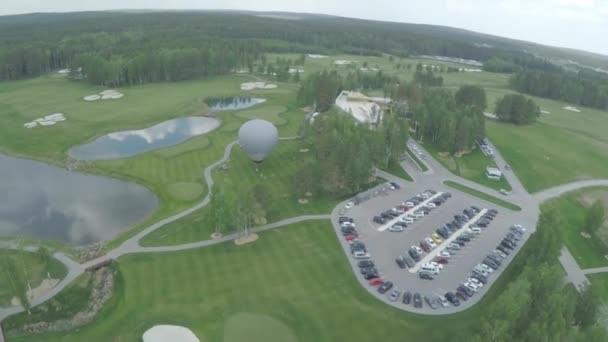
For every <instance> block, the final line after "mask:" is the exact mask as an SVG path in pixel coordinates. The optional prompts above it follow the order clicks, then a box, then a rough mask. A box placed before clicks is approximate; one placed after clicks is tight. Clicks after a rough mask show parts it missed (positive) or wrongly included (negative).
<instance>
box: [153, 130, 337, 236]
mask: <svg viewBox="0 0 608 342" xmlns="http://www.w3.org/2000/svg"><path fill="white" fill-rule="evenodd" d="M307 147H309V146H306V145H305V144H304V143H303V142H302V141H300V140H284V141H279V142H278V144H277V145H276V147H275V149H274V150H273V151H272V153H271V154H270V155H269V156H268V157H267V158H266V159H265V160H264V162H263V163H262V164H255V163H253V162H252V161H251V160H250V159H249V158H248V157H247V155H246V154H245V153H244V151H243V150H242V149H241V148H240V147H239V146H235V147H234V148H233V150H232V155H231V158H230V161H229V162H228V163H227V166H228V169H227V170H221V169H218V170H216V171H214V172H213V177H214V180H215V183H216V184H217V186H218V187H217V189H218V190H219V189H222V191H224V192H225V193H228V194H244V193H246V192H248V191H249V190H250V189H251V188H253V187H254V186H255V185H256V184H260V185H263V186H264V187H265V188H266V189H268V191H269V192H270V194H271V201H272V204H271V206H270V209H269V210H268V211H267V215H266V219H267V221H268V222H275V221H278V220H281V219H286V218H290V217H295V216H300V215H304V214H329V213H330V212H331V210H332V209H333V207H334V206H335V204H336V203H337V201H338V199H331V198H329V197H326V196H317V195H315V194H313V196H312V197H310V198H307V199H308V200H309V203H307V204H300V203H298V198H297V197H296V196H295V195H294V191H293V176H294V175H295V173H296V172H298V170H300V168H301V167H303V166H304V165H305V164H306V162H307V160H310V159H311V158H314V156H313V155H312V153H313V152H312V151H309V152H304V153H303V152H300V149H302V148H307ZM212 210H214V207H213V204H211V205H208V206H206V207H204V208H202V209H201V210H198V211H196V212H194V213H193V214H191V215H189V216H186V217H185V218H183V219H181V220H178V221H175V222H173V223H171V224H168V225H166V226H164V227H162V228H161V229H159V230H157V231H155V232H153V233H151V234H150V235H148V236H146V237H144V238H143V240H142V241H141V242H142V244H144V245H167V244H168V245H175V244H182V243H188V242H194V241H200V240H206V239H209V236H210V235H211V233H212V232H213V231H214V227H212V226H211V224H210V222H209V217H210V215H209V213H210V212H211V211H212ZM235 230H236V229H235V228H234V227H228V228H227V229H225V230H224V231H223V233H229V232H232V231H235Z"/></svg>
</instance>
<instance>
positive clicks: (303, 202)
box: [298, 198, 308, 204]
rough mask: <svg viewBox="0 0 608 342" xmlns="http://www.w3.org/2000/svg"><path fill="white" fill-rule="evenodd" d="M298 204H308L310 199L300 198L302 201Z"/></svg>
mask: <svg viewBox="0 0 608 342" xmlns="http://www.w3.org/2000/svg"><path fill="white" fill-rule="evenodd" d="M298 203H300V204H308V199H307V198H300V199H298Z"/></svg>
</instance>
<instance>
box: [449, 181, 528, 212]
mask: <svg viewBox="0 0 608 342" xmlns="http://www.w3.org/2000/svg"><path fill="white" fill-rule="evenodd" d="M444 184H445V185H447V186H449V187H450V188H453V189H456V190H460V191H462V192H466V193H467V194H469V195H473V196H475V197H479V198H481V199H483V200H486V201H488V202H492V203H494V204H496V205H499V206H501V207H503V208H507V209H511V210H515V211H520V210H521V208H520V207H519V206H518V205H515V204H513V203H511V202H507V201H505V200H502V199H500V198H497V197H494V196H490V195H488V194H486V193H485V192H481V191H477V190H475V189H471V188H469V187H468V186H466V185H462V184H460V183H456V182H452V181H445V182H444Z"/></svg>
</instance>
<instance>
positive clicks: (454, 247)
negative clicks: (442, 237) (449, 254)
mask: <svg viewBox="0 0 608 342" xmlns="http://www.w3.org/2000/svg"><path fill="white" fill-rule="evenodd" d="M448 248H449V249H453V250H459V249H460V248H461V246H460V244H457V243H453V242H452V243H450V244H449V245H448Z"/></svg>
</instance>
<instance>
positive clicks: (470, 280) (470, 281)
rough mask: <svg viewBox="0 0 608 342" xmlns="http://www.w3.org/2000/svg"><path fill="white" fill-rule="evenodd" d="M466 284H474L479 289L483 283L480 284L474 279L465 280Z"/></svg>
mask: <svg viewBox="0 0 608 342" xmlns="http://www.w3.org/2000/svg"><path fill="white" fill-rule="evenodd" d="M467 282H469V283H473V284H475V285H477V286H479V287H482V286H483V283H482V282H480V281H479V280H477V279H475V278H467Z"/></svg>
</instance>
